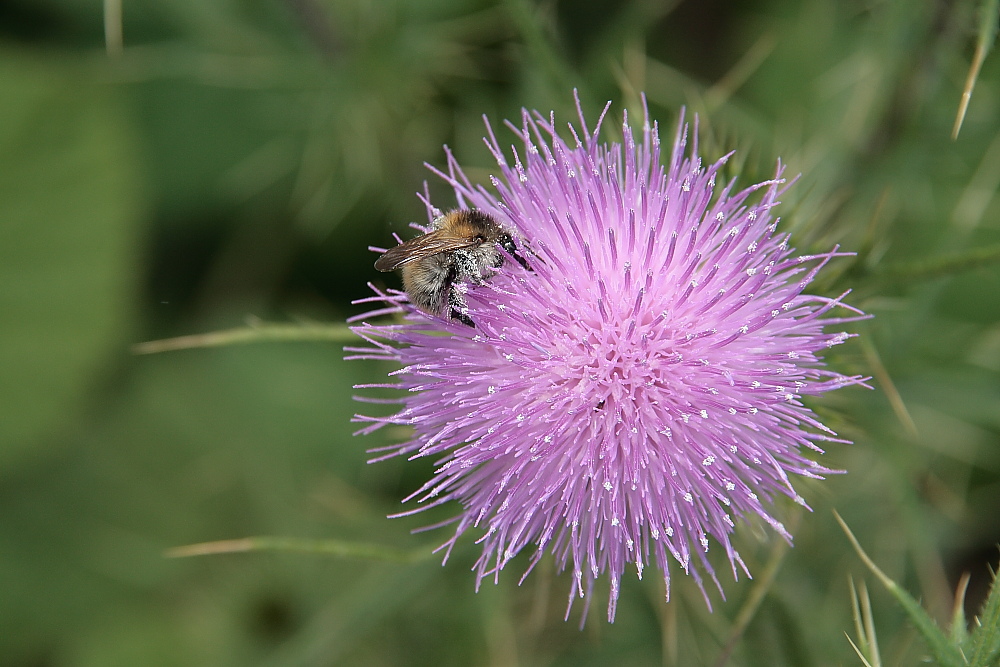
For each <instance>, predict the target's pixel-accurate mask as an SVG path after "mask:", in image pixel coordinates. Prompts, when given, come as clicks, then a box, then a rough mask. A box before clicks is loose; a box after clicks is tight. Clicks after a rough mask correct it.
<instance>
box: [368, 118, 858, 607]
mask: <svg viewBox="0 0 1000 667" xmlns="http://www.w3.org/2000/svg"><path fill="white" fill-rule="evenodd" d="M609 106H610V103H609ZM577 109H578V111H579V128H580V131H579V132H578V131H577V130H576V129H575V128H574V127H573V126H572V125H570V127H569V133H570V134H569V136H570V137H571V139H572V140H571V141H567V140H565V139H564V138H562V137H561V136H560V135H559V134H558V132H557V128H556V125H555V119H554V116H550V117H549V118H545V117H544V116H542V115H541V114H538V113H537V112H534V113H529V112H528V111H527V110H525V111H523V112H522V119H521V126H520V127H517V126H516V125H514V124H510V123H508V127H509V128H510V129H511V130H513V131H514V133H515V134H516V135H517V141H518V143H519V144H521V148H517V147H514V148H513V149H512V150H513V152H512V154H511V156H510V157H508V156H506V155H505V154H504V152H503V150H502V149H501V147H500V143H499V141H498V140H497V138H496V136H495V134H494V132H493V130H492V128H491V127H490V125H489V122H488V121H487V124H486V127H487V133H488V137H487V138H486V139H485V141H486V145H487V147H488V148H489V150H490V152H491V153H492V154H493V157H494V158H496V160H497V163H498V165H499V176H497V177H494V178H492V185H493V186H494V189H495V192H493V191H490V190H488V189H487V188H485V187H483V186H481V185H474V184H473V183H472V182H471V181H470V180H469V179H468V178H467V177H466V175H465V174H464V173H463V171H462V169H461V167H460V166H459V165H458V163H457V161H456V160H455V158H454V156H453V155H452V154H451V153H450V151H448V152H447V171H446V172H442V171H438V170H435V169H433V167H431V169H432V171H435V173H436V174H437V175H438V176H440V177H441V178H442V179H444V180H445V181H446V182H447V183H448V184H449V185H450V186H451V187H452V188H453V189H454V192H455V197H456V199H457V204H458V206H459V207H461V208H476V209H480V210H482V211H485V212H487V213H489V214H491V215H493V216H494V217H495V218H496V219H497V220H498V221H500V222H501V223H502V224H503V225H504V226H506V227H507V228H509V229H510V230H512V231H513V232H514V233H515V235H516V236H517V237H519V239H520V240H519V247H520V248H521V249H523V253H522V254H523V255H524V256H525V257H527V258H528V263H529V264H530V268H528V269H526V268H524V267H522V266H519V265H518V263H517V262H514V261H507V262H505V264H504V266H503V267H502V268H501V269H500V271H499V273H498V274H497V275H495V276H493V277H492V278H490V279H489V280H488V281H486V282H485V283H483V284H469V285H459V286H456V289H462V290H463V291H464V300H465V302H466V304H467V305H468V311H467V314H468V317H469V318H470V319H471V321H472V322H473V323H474V324H475V326H474V327H469V326H467V324H463V323H461V322H458V321H455V320H450V319H444V318H439V317H436V316H432V315H428V314H426V313H424V312H422V311H420V310H417V309H415V308H414V307H413V306H412V305H411V304H410V303H409V302H408V300H407V298H406V295H405V294H404V293H402V292H399V291H395V290H387V291H382V290H379V289H377V288H375V287H372V289H373V290H374V291H375V296H372V297H369V298H367V299H362V300H361V302H378V303H380V304H381V305H380V307H378V309H377V310H374V311H372V312H370V313H367V314H365V315H363V316H361V317H359V318H356V319H355V321H363V323H362V324H360V325H358V326H355V328H354V330H355V332H356V333H357V334H359V335H360V336H361V337H362V338H364V339H365V340H366V341H367V342H368V343H370V347H359V348H349V351H350V352H352V353H353V356H354V358H374V359H381V360H389V361H394V362H398V363H400V364H402V368H401V369H400V370H398V371H395V372H393V373H391V375H392V376H394V377H395V378H396V380H397V383H396V384H377V385H362V386H361V387H393V388H396V389H401V390H404V391H405V395H404V396H403V397H402V398H400V399H399V400H398V403H400V404H401V405H402V408H401V409H400V410H399V411H398V412H397V413H395V414H393V415H391V416H388V417H370V416H361V415H359V416H357V417H356V421H360V422H363V423H366V424H367V426H365V427H364V428H362V429H361V430H360V431H359V433H370V432H372V431H375V430H376V429H378V428H380V427H382V426H385V425H387V424H399V425H407V426H410V427H412V428H413V430H414V434H413V438H412V439H411V440H409V441H408V442H406V443H404V444H401V445H394V446H392V447H388V448H384V449H381V450H374V451H376V452H378V458H376V459H374V460H376V461H378V460H382V459H385V458H390V457H393V456H409V457H410V458H418V457H428V456H429V457H435V458H436V459H437V470H436V473H435V475H434V476H433V478H432V479H430V480H429V481H428V482H427V483H426V484H425V485H423V486H422V487H421V488H420V489H418V490H417V491H416V492H415V493H414V494H413V495H411V496H410V497H409V498H407V500H416V501H417V502H418V503H419V507H418V508H417V509H414V510H412V511H411V512H405V513H404V514H410V513H414V512H418V511H422V510H424V509H427V508H428V507H433V506H437V505H441V504H444V503H450V502H452V501H457V502H458V503H459V504H460V505H461V511H460V512H459V514H458V516H457V517H455V518H454V519H453V520H452V521H451V522H447V523H454V524H455V528H454V535H453V536H452V537H451V539H449V540H448V541H447V542H446V543H445V544H444V545H442V547H441V548H442V549H443V550H444V552H445V556H444V558H445V560H447V557H448V553H450V551H451V549H452V547H453V546H454V544H455V542H456V540H457V539H458V538H459V537H460V536H461V535H463V534H464V533H466V532H467V531H470V530H472V531H474V532H475V533H476V535H477V536H478V543H479V544H481V545H482V555H481V556H480V557H479V559H478V561H477V562H476V565H475V571H476V575H477V587H478V584H479V583H481V581H482V580H483V579H484V578H486V577H488V576H491V575H492V576H493V577H494V578H497V577H498V576H499V573H500V571H501V570H502V569H503V568H504V566H505V565H507V563H508V562H509V561H510V560H511V559H512V558H514V556H515V555H517V554H518V553H520V552H521V551H522V550H524V549H527V548H529V547H533V549H534V551H533V554H532V556H531V558H530V561H529V566H528V568H527V572H525V576H527V574H528V572H530V571H531V569H532V568H533V567H534V565H535V564H536V563H537V562H538V561H539V560H540V559H541V558H542V556H543V555H544V554H545V553H546V552H551V553H552V554H553V555H554V557H555V559H556V562H557V565H558V567H559V569H560V570H562V569H569V570H570V571H571V572H572V576H573V582H572V584H571V587H570V588H571V590H570V594H569V605H568V607H567V611H566V614H567V617H568V615H569V611H570V608H571V606H572V603H573V599H574V598H575V597H577V596H579V597H586V598H587V603H589V599H590V597H591V595H590V594H591V593H592V591H593V587H594V583H595V581H596V580H597V579H598V578H600V577H601V576H602V575H607V577H608V579H609V580H610V601H609V604H608V620H609V621H613V620H614V616H615V607H616V604H617V600H618V596H619V588H620V582H621V578H622V576H623V575H624V574H625V571H626V567H631V566H634V568H635V571H636V572H637V574H638V576H639V578H641V577H642V575H643V573H644V571H645V569H646V567H647V566H648V565H650V564H655V565H656V566H657V567H658V569H659V570H660V572H661V573H662V576H663V577H664V579H665V581H666V584H667V596H668V599H669V590H670V576H671V568H672V567H675V566H676V567H679V568H680V569H681V570H682V571H684V572H685V573H688V574H690V575H691V576H693V577H694V578H695V580H696V581H697V582H698V585H699V587H701V588H702V592H703V594H704V592H705V590H704V586H703V576H704V575H707V576H708V577H710V578H711V579H712V580H713V581H714V583H715V586H716V587H717V588H719V591H720V594H721V593H722V588H721V586H720V584H719V582H718V579H717V577H716V575H715V573H714V571H713V568H712V565H711V564H710V562H709V560H708V559H707V556H706V552H707V551H708V549H709V546H710V544H712V543H713V542H714V543H716V544H718V545H719V546H721V548H722V549H723V550H724V552H725V554H726V556H727V557H728V560H729V562H730V565H731V568H732V572H733V576H734V578H738V574H739V571H740V570H743V571H744V572H745V573H746V574H747V575H748V576H749V571H748V570H747V568H746V566H745V565H744V563H743V561H742V559H741V558H740V555H739V553H738V552H737V551H736V550H735V549H734V548H733V545H732V543H731V541H730V535H731V534H732V531H733V529H734V525H735V521H737V520H739V519H741V518H743V517H747V516H752V515H756V516H759V517H761V518H762V519H763V520H764V521H766V522H767V523H768V524H770V526H771V527H772V528H773V529H774V530H775V531H776V532H777V533H778V534H779V535H781V536H782V537H784V538H785V539H788V540H790V539H791V536H790V535H789V534H788V532H787V531H786V530H785V528H784V527H783V526H782V524H781V523H780V522H779V521H778V520H777V519H776V518H774V517H773V516H772V515H771V513H770V512H769V510H768V506H769V505H770V504H771V503H772V502H773V500H774V499H775V498H776V497H777V496H781V495H784V496H788V497H789V498H792V499H793V500H794V501H795V502H798V503H800V504H802V505H805V501H804V500H803V499H802V497H801V496H799V494H798V493H796V491H795V489H794V488H793V486H792V483H791V480H790V478H791V477H793V476H802V477H809V478H822V476H823V475H825V474H828V473H831V472H835V471H832V470H829V469H827V468H825V467H824V466H822V465H820V464H819V463H817V462H816V461H814V460H813V458H812V457H813V456H814V455H815V454H818V453H822V450H821V449H820V447H819V443H822V442H845V441H844V440H839V439H837V437H836V435H835V434H834V433H833V431H831V430H830V429H829V428H827V427H826V426H824V425H823V424H822V423H820V422H819V420H818V419H817V418H816V416H815V415H814V414H813V413H812V411H811V410H810V409H809V408H808V407H806V406H805V405H803V403H802V400H801V398H802V397H803V396H812V395H817V394H822V393H824V392H827V391H830V390H832V389H837V388H839V387H843V386H845V385H851V384H863V383H864V381H865V380H866V378H862V377H859V376H853V377H847V376H844V375H841V374H839V373H836V372H833V371H830V370H826V369H825V368H824V367H823V363H822V361H821V360H820V358H819V354H820V353H821V352H822V351H823V350H824V349H825V348H828V347H832V346H834V345H837V344H840V343H843V342H844V341H845V340H847V339H848V338H850V337H851V334H848V333H844V332H835V333H826V332H824V328H825V327H827V326H829V325H837V324H841V323H844V322H849V321H853V320H857V319H860V318H862V317H864V315H863V314H862V313H861V312H860V311H857V310H855V309H851V308H849V307H847V306H845V305H844V304H843V303H842V302H841V299H842V298H843V295H842V296H841V297H838V298H835V299H829V298H824V297H820V296H809V295H806V294H803V290H804V289H805V288H806V286H807V285H808V284H809V282H810V281H811V280H812V279H813V278H814V276H815V275H816V274H817V272H818V271H819V270H820V269H821V268H822V267H823V266H824V265H825V264H826V263H827V262H828V261H829V260H830V259H831V258H833V257H835V256H837V255H838V254H840V253H838V252H837V251H836V248H834V249H833V250H831V251H830V252H827V253H825V254H821V255H805V256H801V255H795V254H794V251H793V249H791V248H790V247H789V246H788V236H787V234H781V233H778V232H777V223H778V219H777V218H775V217H773V209H774V208H775V207H776V206H777V204H778V197H779V195H780V194H781V192H782V191H783V188H784V183H785V181H784V180H782V173H783V171H784V167H783V166H782V165H781V163H780V162H779V163H778V166H777V173H776V175H775V177H774V178H773V179H771V180H768V181H765V182H762V183H758V184H756V185H752V186H750V187H748V188H746V189H743V190H739V191H736V190H735V186H734V182H729V183H727V184H725V185H722V184H721V183H719V182H718V181H719V180H720V179H719V172H720V170H721V168H722V167H723V165H724V164H725V162H726V160H727V159H728V158H729V157H730V155H731V154H730V155H727V156H725V157H723V158H722V159H720V160H719V161H717V162H715V163H714V164H711V165H709V166H705V165H703V163H702V160H701V158H700V157H699V156H698V147H697V129H695V132H694V133H693V135H692V140H691V146H690V148H689V147H688V144H687V137H688V129H687V126H686V125H684V123H683V118H682V119H681V121H680V122H679V123H678V128H677V132H676V135H675V139H674V144H673V147H672V150H671V151H670V154H669V160H668V162H667V164H666V166H664V165H662V164H661V162H660V140H659V137H658V133H657V125H656V124H655V123H653V124H652V125H650V122H649V118H648V112H647V114H646V119H645V122H644V125H643V128H642V132H641V134H640V135H639V136H638V137H637V136H636V135H635V134H633V130H632V129H631V127H630V126H629V123H628V117H627V114H626V115H625V117H624V119H623V124H622V133H623V143H622V144H617V143H612V144H604V143H600V142H599V141H598V136H599V133H600V127H601V124H602V122H603V120H604V117H605V115H606V114H607V111H608V107H605V109H604V113H602V114H601V117H600V119H599V120H598V122H597V126H596V128H595V129H594V130H593V131H590V130H589V129H588V128H587V124H586V121H585V119H584V116H583V112H582V110H580V104H579V100H577ZM446 151H447V148H446ZM423 200H424V203H425V205H426V207H427V211H428V217H429V219H431V220H433V219H434V218H436V217H437V216H438V215H440V211H438V210H437V209H436V208H434V206H433V205H432V204H431V203H430V200H429V196H428V195H427V194H426V189H425V195H424V197H423ZM837 307H843V308H847V312H846V313H845V315H844V316H840V317H835V316H832V313H831V311H833V310H834V309H835V308H837ZM387 313H402V314H403V315H404V317H405V323H394V324H378V323H369V320H370V319H372V318H374V317H376V316H378V315H383V314H387ZM442 334H444V335H442ZM360 400H364V399H360ZM442 525H444V524H442ZM630 564H631V565H630ZM674 564H676V565H674ZM522 580H523V579H522ZM707 600H708V597H707V595H706V601H707ZM584 615H586V611H585V612H584Z"/></svg>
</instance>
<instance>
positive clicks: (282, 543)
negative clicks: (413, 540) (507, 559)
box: [164, 536, 431, 563]
mask: <svg viewBox="0 0 1000 667" xmlns="http://www.w3.org/2000/svg"><path fill="white" fill-rule="evenodd" d="M248 551H288V552H295V553H306V554H320V555H324V556H338V557H340V558H358V559H362V560H380V561H388V562H392V563H412V562H416V561H420V560H423V559H425V558H427V557H428V556H429V555H430V553H431V552H430V551H429V550H427V549H421V550H419V551H403V550H402V549H396V548H394V547H389V546H385V545H381V544H371V543H367V542H345V541H343V540H310V539H306V538H300V537H268V536H259V537H243V538H239V539H235V540H219V541H216V542H200V543H198V544H188V545H185V546H181V547H174V548H173V549H168V550H167V551H166V552H165V553H164V555H165V556H166V557H167V558H187V557H190V556H210V555H216V554H231V553H245V552H248Z"/></svg>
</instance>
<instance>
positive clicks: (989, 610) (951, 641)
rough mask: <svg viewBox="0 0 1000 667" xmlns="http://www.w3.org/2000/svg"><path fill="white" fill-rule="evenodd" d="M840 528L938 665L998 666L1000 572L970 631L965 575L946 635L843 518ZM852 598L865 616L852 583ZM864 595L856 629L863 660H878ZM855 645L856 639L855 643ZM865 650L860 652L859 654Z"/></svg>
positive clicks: (999, 656)
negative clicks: (861, 620) (871, 555)
mask: <svg viewBox="0 0 1000 667" xmlns="http://www.w3.org/2000/svg"><path fill="white" fill-rule="evenodd" d="M837 520H838V522H839V523H840V527H841V528H843V529H844V532H845V533H847V537H848V539H850V541H851V544H852V545H853V546H854V549H855V551H857V553H858V555H859V556H860V557H861V560H862V561H864V563H865V565H867V566H868V569H869V570H871V572H872V573H873V574H874V575H875V576H876V577H877V578H878V579H879V581H881V582H882V584H883V585H884V586H885V587H886V589H887V590H888V591H889V592H890V593H891V594H892V596H893V597H894V598H896V601H897V602H898V603H899V605H900V606H901V607H902V608H903V611H904V612H905V613H906V616H907V617H908V618H909V620H910V623H912V624H913V626H914V627H915V628H916V629H917V632H918V633H919V634H920V636H921V637H922V638H923V640H924V642H926V644H927V647H928V649H929V650H930V652H931V655H932V656H933V657H934V660H935V662H936V664H938V665H941V666H942V667H963V666H965V665H971V666H972V667H995V665H997V664H998V662H1000V587H998V586H997V585H996V583H997V580H996V574H995V573H991V574H992V576H993V578H992V581H991V582H990V592H989V594H988V596H987V598H986V602H985V603H984V604H983V609H982V612H981V613H980V614H979V616H977V617H976V618H975V625H974V627H973V629H972V632H971V633H970V632H969V631H968V629H967V628H966V622H965V613H964V611H963V607H964V605H965V592H966V588H965V587H966V585H967V584H968V578H964V579H963V581H962V583H961V584H960V585H959V592H958V594H957V595H956V596H955V612H954V614H953V616H952V619H951V628H950V630H949V631H948V633H947V634H946V633H945V631H943V630H942V629H941V628H940V627H938V625H937V623H935V621H934V619H933V618H931V616H930V614H928V613H927V612H926V611H924V609H923V607H921V606H920V603H919V602H918V601H917V600H915V599H914V598H913V597H912V596H911V595H910V594H909V593H907V592H906V591H905V590H904V589H903V588H901V587H900V586H899V585H898V584H897V583H896V582H895V581H893V580H892V579H890V578H889V577H888V576H886V574H885V573H884V572H882V570H880V569H879V567H878V566H877V565H876V564H875V563H874V562H873V561H872V559H871V558H869V557H868V554H866V553H865V552H864V549H862V547H861V545H860V544H859V543H858V540H857V538H855V537H854V534H853V533H852V532H851V530H850V528H848V527H847V524H846V523H844V521H843V519H841V518H840V517H839V516H838V517H837ZM851 592H852V598H853V601H854V607H855V620H856V621H857V619H858V618H860V617H861V616H862V614H861V613H859V611H858V596H857V593H856V592H855V590H854V588H853V584H852V589H851ZM862 596H863V599H864V602H865V610H864V613H863V616H864V619H865V623H864V627H861V625H860V624H859V623H858V624H856V629H857V631H858V635H859V637H860V638H861V643H862V645H863V646H865V648H866V651H865V652H864V655H862V659H863V660H865V661H866V662H867V658H868V657H875V658H876V659H875V662H877V661H878V660H877V656H878V644H877V643H876V641H875V633H874V632H873V630H872V613H871V607H870V606H869V604H868V595H867V591H865V590H864V589H862ZM852 644H853V642H852ZM860 654H861V652H860V651H859V655H860Z"/></svg>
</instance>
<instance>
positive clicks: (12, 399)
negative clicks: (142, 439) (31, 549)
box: [0, 51, 139, 465]
mask: <svg viewBox="0 0 1000 667" xmlns="http://www.w3.org/2000/svg"><path fill="white" fill-rule="evenodd" d="M0 98H2V99H3V100H4V103H3V105H2V107H0V284H2V285H3V289H2V290H0V312H2V313H3V322H4V326H3V327H2V328H0V368H3V369H4V372H3V374H2V375H0V404H2V405H3V406H4V408H5V411H6V412H5V417H4V422H3V431H2V433H0V465H2V464H4V463H9V461H10V460H12V459H13V457H14V456H16V455H17V454H18V453H20V452H22V451H23V450H24V449H25V448H27V447H29V446H30V444H31V443H32V442H33V441H34V440H36V439H37V438H38V437H39V436H43V435H45V434H51V433H53V432H54V431H55V430H56V429H57V428H58V425H59V424H60V423H62V422H63V420H65V419H66V418H68V417H70V416H72V415H73V413H74V412H75V411H76V409H77V407H78V403H79V401H80V400H81V398H82V397H83V393H84V392H85V391H86V390H87V389H88V386H89V385H90V384H91V383H93V382H94V381H95V377H94V376H95V373H96V372H97V371H98V369H99V368H100V367H101V365H102V364H103V363H104V362H105V361H106V358H107V355H108V354H109V352H111V351H112V350H113V349H114V348H115V346H116V345H117V344H118V343H120V342H121V340H122V339H123V338H124V335H123V333H122V329H123V327H124V325H125V324H126V323H127V322H128V320H129V315H130V312H129V311H130V302H131V298H132V296H133V293H132V291H133V284H134V274H133V271H134V260H135V255H134V251H135V240H136V238H135V222H136V218H137V214H138V211H139V197H138V194H137V186H136V179H135V174H136V172H137V169H136V165H135V162H134V160H133V156H132V154H131V146H130V143H131V137H130V135H129V133H128V131H127V130H128V125H127V123H126V122H125V121H124V119H123V117H122V115H121V114H120V112H119V109H118V107H117V105H116V104H115V103H114V100H113V99H112V97H111V95H110V94H109V91H108V90H107V89H106V88H104V87H102V86H99V85H97V84H95V83H93V82H92V81H90V80H88V77H87V76H86V72H85V71H83V70H81V69H79V68H77V67H70V66H66V65H63V64H61V63H59V62H57V61H42V60H38V59H32V58H31V57H29V56H28V55H27V54H25V53H18V52H13V51H6V52H2V53H0Z"/></svg>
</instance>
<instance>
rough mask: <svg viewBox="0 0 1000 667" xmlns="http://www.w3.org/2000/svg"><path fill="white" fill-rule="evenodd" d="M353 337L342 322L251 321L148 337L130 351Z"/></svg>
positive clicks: (337, 340) (351, 339)
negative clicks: (201, 331) (221, 328)
mask: <svg viewBox="0 0 1000 667" xmlns="http://www.w3.org/2000/svg"><path fill="white" fill-rule="evenodd" d="M356 340H357V336H356V335H354V333H352V332H351V330H350V328H349V327H348V326H347V325H346V324H254V325H251V326H248V327H239V328H237V329H226V330H224V331H212V332H209V333H204V334H193V335H190V336H179V337H177V338H164V339H162V340H151V341H147V342H145V343H138V344H136V345H133V346H132V353H133V354H155V353H157V352H169V351H172V350H189V349H192V348H198V347H222V346H225V345H237V344H241V343H271V342H315V341H320V342H330V343H350V342H354V341H356Z"/></svg>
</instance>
